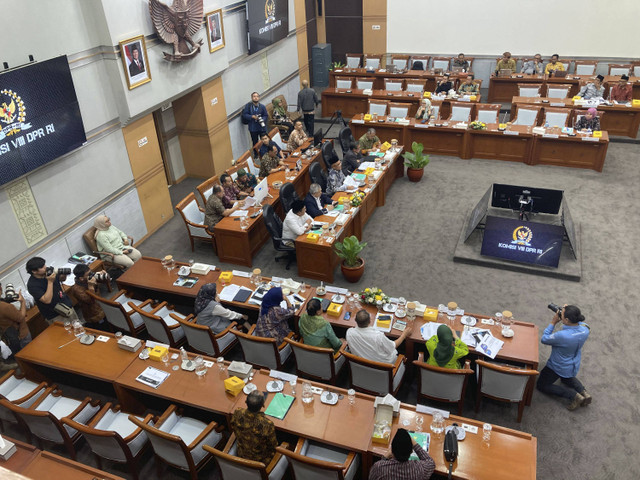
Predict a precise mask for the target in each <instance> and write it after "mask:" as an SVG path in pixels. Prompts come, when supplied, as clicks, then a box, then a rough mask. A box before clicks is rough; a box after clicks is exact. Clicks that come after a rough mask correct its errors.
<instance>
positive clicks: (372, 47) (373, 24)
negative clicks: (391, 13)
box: [362, 0, 387, 54]
mask: <svg viewBox="0 0 640 480" xmlns="http://www.w3.org/2000/svg"><path fill="white" fill-rule="evenodd" d="M362 50H363V53H371V54H374V53H382V54H385V53H387V0H362Z"/></svg>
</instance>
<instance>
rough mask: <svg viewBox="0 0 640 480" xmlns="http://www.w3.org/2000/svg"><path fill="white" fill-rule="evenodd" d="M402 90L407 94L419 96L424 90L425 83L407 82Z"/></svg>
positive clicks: (421, 81)
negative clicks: (417, 94)
mask: <svg viewBox="0 0 640 480" xmlns="http://www.w3.org/2000/svg"><path fill="white" fill-rule="evenodd" d="M404 88H405V90H406V91H407V92H414V93H420V94H421V93H422V92H424V91H425V89H426V82H425V81H424V80H407V81H406V82H405V87H404Z"/></svg>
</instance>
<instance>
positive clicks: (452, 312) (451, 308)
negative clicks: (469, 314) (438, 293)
mask: <svg viewBox="0 0 640 480" xmlns="http://www.w3.org/2000/svg"><path fill="white" fill-rule="evenodd" d="M456 310H458V304H457V303H456V302H449V303H448V304H447V318H448V319H449V321H450V322H453V321H454V320H455V319H456Z"/></svg>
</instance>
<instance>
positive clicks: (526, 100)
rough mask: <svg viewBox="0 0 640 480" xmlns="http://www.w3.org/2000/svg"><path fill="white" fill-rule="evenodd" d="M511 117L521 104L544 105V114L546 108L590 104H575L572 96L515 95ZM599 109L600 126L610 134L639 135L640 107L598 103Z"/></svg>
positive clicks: (575, 107) (580, 107) (583, 109)
mask: <svg viewBox="0 0 640 480" xmlns="http://www.w3.org/2000/svg"><path fill="white" fill-rule="evenodd" d="M511 103H512V105H514V106H515V107H516V108H512V109H511V118H513V117H514V116H515V115H516V111H517V109H518V108H519V106H520V105H536V106H541V107H542V115H544V110H545V109H546V108H558V107H560V108H568V109H570V110H582V111H583V113H584V111H585V110H586V109H587V108H589V106H583V105H575V104H574V103H573V99H571V98H548V97H513V99H512V102H511ZM597 109H598V111H601V112H603V113H604V115H603V116H602V119H601V121H600V128H601V129H602V130H606V131H607V132H608V133H609V135H623V136H626V137H630V138H636V137H637V136H638V129H639V128H640V107H633V106H632V105H631V104H630V103H629V104H627V105H598V107H597Z"/></svg>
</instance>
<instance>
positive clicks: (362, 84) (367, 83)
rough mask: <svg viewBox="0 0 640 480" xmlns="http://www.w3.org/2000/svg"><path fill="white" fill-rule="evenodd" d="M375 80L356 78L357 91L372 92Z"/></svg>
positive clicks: (371, 78)
mask: <svg viewBox="0 0 640 480" xmlns="http://www.w3.org/2000/svg"><path fill="white" fill-rule="evenodd" d="M375 81H376V79H375V78H373V77H356V89H357V90H367V89H369V90H372V89H373V84H374V83H375Z"/></svg>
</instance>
